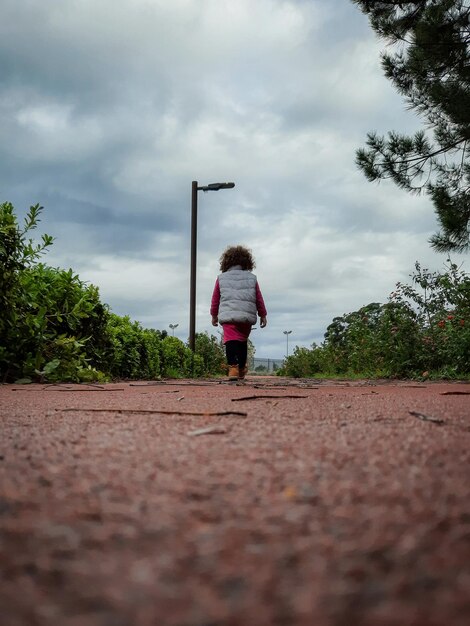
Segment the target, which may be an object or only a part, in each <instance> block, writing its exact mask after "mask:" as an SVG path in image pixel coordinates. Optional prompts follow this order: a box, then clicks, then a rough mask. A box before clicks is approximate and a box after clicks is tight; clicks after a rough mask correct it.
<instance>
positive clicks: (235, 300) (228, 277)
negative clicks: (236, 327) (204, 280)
mask: <svg viewBox="0 0 470 626" xmlns="http://www.w3.org/2000/svg"><path fill="white" fill-rule="evenodd" d="M256 283H257V279H256V276H255V275H254V274H252V273H251V272H249V271H248V270H242V269H241V267H240V266H239V265H235V266H234V267H231V268H230V269H229V270H227V271H226V272H222V274H219V287H220V304H219V322H220V323H221V324H225V323H228V322H246V323H249V324H256V321H257V319H258V318H257V315H256V314H257V309H256Z"/></svg>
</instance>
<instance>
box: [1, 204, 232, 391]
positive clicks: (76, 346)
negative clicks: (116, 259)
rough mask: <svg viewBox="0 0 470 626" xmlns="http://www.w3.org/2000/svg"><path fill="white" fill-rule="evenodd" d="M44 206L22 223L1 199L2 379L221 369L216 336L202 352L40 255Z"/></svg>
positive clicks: (201, 341)
mask: <svg viewBox="0 0 470 626" xmlns="http://www.w3.org/2000/svg"><path fill="white" fill-rule="evenodd" d="M41 211H42V207H40V206H39V205H36V206H34V207H31V208H30V210H29V212H28V215H27V217H26V219H25V222H24V227H23V228H20V226H19V225H18V221H17V218H16V215H15V211H14V207H13V206H12V205H11V204H10V203H8V202H6V203H4V204H2V205H0V308H1V312H2V313H1V316H0V378H1V379H3V380H6V381H11V380H23V382H28V381H32V380H37V381H49V382H55V381H61V380H63V381H74V382H81V381H83V382H90V381H92V380H106V379H108V378H110V377H111V378H130V379H132V378H134V379H135V378H141V379H153V378H157V377H159V376H174V377H181V376H190V375H194V376H202V375H208V374H210V373H213V374H217V373H219V372H220V361H221V349H220V346H218V344H217V343H216V341H215V338H213V337H210V338H209V337H208V336H207V335H200V336H198V337H197V343H196V349H197V352H198V353H197V354H196V355H193V354H192V352H191V350H190V349H189V348H188V347H187V346H186V345H185V344H184V343H183V342H181V341H180V340H179V339H177V338H175V337H168V336H167V333H166V331H158V330H154V329H148V328H142V326H141V324H140V323H139V322H135V321H131V320H130V318H129V317H128V316H125V317H120V316H118V315H115V314H113V313H110V311H109V309H108V307H107V305H105V304H102V303H101V301H100V296H99V291H98V288H97V287H95V286H94V285H90V284H87V283H85V282H83V281H82V280H80V278H79V276H78V275H77V274H75V273H74V272H73V271H72V270H71V269H69V270H62V269H59V268H52V267H49V266H47V265H45V264H43V263H40V262H38V259H39V258H40V256H41V255H42V254H43V252H45V250H46V248H47V247H49V246H50V245H51V244H52V241H53V239H52V237H49V236H48V235H43V236H42V243H41V244H39V245H35V244H34V243H33V241H32V239H28V238H27V235H28V233H29V232H30V231H31V230H33V229H34V228H36V226H37V224H38V221H39V215H40V213H41Z"/></svg>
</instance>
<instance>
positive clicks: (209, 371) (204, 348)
mask: <svg viewBox="0 0 470 626" xmlns="http://www.w3.org/2000/svg"><path fill="white" fill-rule="evenodd" d="M195 348H196V350H195V351H196V355H197V356H198V357H199V358H200V359H201V368H202V375H203V376H209V375H217V374H224V373H226V369H227V367H226V364H225V351H224V348H223V346H221V345H220V343H219V341H218V340H217V338H216V337H214V335H209V333H207V332H205V333H196V346H195Z"/></svg>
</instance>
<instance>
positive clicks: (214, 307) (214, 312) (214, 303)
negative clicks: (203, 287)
mask: <svg viewBox="0 0 470 626" xmlns="http://www.w3.org/2000/svg"><path fill="white" fill-rule="evenodd" d="M219 304H220V286H219V279H217V280H216V281H215V286H214V291H213V292H212V300H211V310H210V313H211V316H212V326H217V325H218V323H219V318H218V315H219Z"/></svg>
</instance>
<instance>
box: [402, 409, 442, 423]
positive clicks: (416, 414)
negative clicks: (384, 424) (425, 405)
mask: <svg viewBox="0 0 470 626" xmlns="http://www.w3.org/2000/svg"><path fill="white" fill-rule="evenodd" d="M408 413H409V414H410V415H413V416H414V417H417V418H418V419H420V420H423V422H433V424H445V421H444V420H443V419H441V418H440V417H432V416H431V415H425V414H424V413H419V412H418V411H408Z"/></svg>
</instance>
